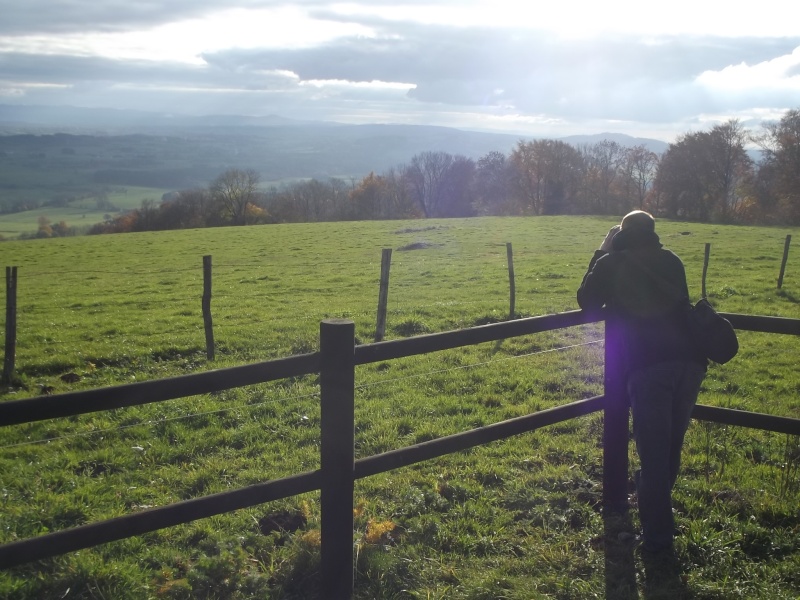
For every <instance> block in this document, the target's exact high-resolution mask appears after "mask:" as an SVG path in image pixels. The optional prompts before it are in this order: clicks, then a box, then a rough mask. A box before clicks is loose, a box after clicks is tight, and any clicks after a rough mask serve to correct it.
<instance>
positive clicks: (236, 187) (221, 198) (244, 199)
mask: <svg viewBox="0 0 800 600" xmlns="http://www.w3.org/2000/svg"><path fill="white" fill-rule="evenodd" d="M259 181H260V177H259V175H258V173H256V172H255V171H254V170H252V169H248V170H246V171H243V170H241V169H228V170H227V171H225V172H224V173H222V174H221V175H219V176H218V177H217V178H216V179H214V181H212V182H211V185H210V186H209V188H208V191H209V193H210V194H211V197H212V199H213V200H214V201H215V202H217V203H218V204H219V205H220V206H221V208H222V211H223V212H224V214H225V215H226V216H227V217H228V219H229V220H230V222H231V223H232V224H234V225H247V214H248V213H247V206H248V204H251V203H253V204H254V203H256V199H257V197H258V184H259Z"/></svg>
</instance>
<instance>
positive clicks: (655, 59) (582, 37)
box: [0, 0, 800, 132]
mask: <svg viewBox="0 0 800 600" xmlns="http://www.w3.org/2000/svg"><path fill="white" fill-rule="evenodd" d="M766 1H767V3H769V2H771V1H772V0H766ZM512 5H514V6H516V7H517V8H519V3H513V2H509V0H493V1H492V2H491V3H489V2H486V1H484V0H474V1H472V2H441V1H440V2H434V1H430V2H404V3H403V4H402V5H398V4H396V3H394V2H389V1H376V2H372V3H371V4H369V5H366V4H361V5H360V4H358V3H350V4H337V5H333V4H330V3H326V2H319V1H310V0H307V1H300V2H294V3H292V4H291V5H287V4H285V3H280V2H271V1H258V0H242V1H239V2H235V3H226V4H220V2H213V3H212V2H210V1H209V0H192V1H191V2H190V1H189V0H175V1H173V2H169V3H167V2H164V3H158V2H144V3H123V2H121V1H119V0H110V1H104V2H92V3H88V2H86V3H84V2H81V1H80V0H72V1H67V0H63V1H55V2H54V1H52V0H26V2H16V1H10V0H0V11H2V14H3V18H2V19H0V96H3V98H5V99H8V98H11V99H12V100H14V101H19V102H29V103H31V102H38V103H61V104H64V103H71V104H75V105H79V106H101V105H102V104H100V103H106V104H108V103H111V105H112V106H116V107H119V108H124V107H133V108H140V109H142V108H144V109H148V108H149V109H153V110H164V111H171V110H172V111H185V112H191V113H193V114H201V113H202V112H203V111H212V112H241V113H244V114H251V115H262V114H282V115H285V116H293V117H299V118H321V119H329V120H343V121H348V122H359V121H369V120H382V121H397V122H420V123H432V124H447V125H456V126H467V127H477V128H490V127H506V128H508V129H512V128H513V127H515V126H516V127H519V128H520V132H523V131H524V132H530V131H531V129H532V128H540V129H542V128H544V129H547V130H548V131H549V130H551V129H550V128H552V130H555V128H557V127H564V128H566V127H572V128H580V127H590V126H591V127H599V128H601V130H607V129H608V128H609V123H611V124H614V126H619V127H622V126H625V127H630V128H635V127H639V128H642V129H645V128H649V129H650V130H655V129H660V128H664V129H665V130H666V129H669V128H671V129H672V130H675V129H676V128H678V129H679V128H683V127H686V126H694V125H696V124H698V123H702V122H703V120H704V119H713V118H716V117H715V116H716V115H725V114H729V115H745V116H751V115H755V114H759V111H762V113H763V111H771V110H772V111H776V110H781V109H785V108H790V107H793V106H794V105H796V103H797V98H798V97H800V95H798V88H797V78H798V72H800V59H799V58H798V56H800V55H799V54H798V53H799V52H800V36H797V35H795V36H794V37H781V36H776V35H764V36H761V37H757V36H747V37H741V36H739V37H735V36H734V35H733V34H732V33H727V34H725V33H722V30H724V29H725V26H727V27H728V28H729V29H730V31H731V32H733V31H734V30H738V29H740V28H741V23H742V22H744V20H745V19H744V17H742V16H741V15H739V14H738V13H736V12H735V11H729V12H730V14H728V13H727V12H726V13H725V14H724V15H720V16H719V22H716V23H714V24H713V25H714V27H716V28H717V33H715V34H713V35H700V34H699V33H692V34H691V35H687V34H683V35H667V34H664V33H663V31H660V30H658V28H657V27H656V26H655V25H659V27H661V29H664V28H665V25H666V24H668V23H667V16H665V15H667V13H668V12H669V11H667V9H666V8H664V9H663V11H662V12H661V13H659V14H661V15H662V17H663V20H664V22H663V23H656V24H655V25H652V26H648V27H646V28H643V29H642V30H641V31H637V30H636V27H635V22H632V21H630V19H628V20H626V19H625V18H623V17H622V15H627V14H628V13H625V12H620V11H621V10H622V11H624V10H625V5H624V1H623V4H622V5H620V4H619V3H617V4H615V5H614V6H611V5H609V6H605V5H603V8H602V10H601V9H600V8H598V6H599V5H592V6H594V8H591V7H589V8H588V9H586V10H585V11H583V12H581V13H580V14H577V13H576V15H575V19H573V20H569V19H564V10H566V9H567V8H569V7H567V6H566V5H564V6H562V5H558V6H556V5H553V6H551V7H540V8H537V11H538V12H537V15H536V16H537V18H536V19H533V18H530V19H528V18H527V17H526V16H525V15H523V14H521V13H519V12H517V13H512V12H511V11H510V8H511V6H512ZM615 6H616V10H615V8H614V7H615ZM487 7H489V9H491V10H487ZM628 8H630V7H628ZM573 10H574V9H573ZM630 14H631V15H633V14H635V13H634V12H631V13H630ZM648 18H649V17H648ZM682 18H683V19H684V21H686V18H685V16H683V17H682ZM592 19H593V20H594V22H595V25H596V27H595V29H594V30H591V29H589V28H588V27H587V26H586V25H587V23H589V22H590V21H592ZM554 24H560V25H559V27H555V25H554ZM565 24H569V25H570V27H571V28H570V27H565V26H564V25H565ZM708 25H709V24H708V23H704V22H703V20H702V19H694V20H693V21H692V22H687V23H684V25H682V26H681V27H682V30H683V31H700V30H701V27H707V26H708ZM776 25H777V23H776ZM548 26H549V27H548ZM784 29H785V28H784ZM571 132H572V131H571Z"/></svg>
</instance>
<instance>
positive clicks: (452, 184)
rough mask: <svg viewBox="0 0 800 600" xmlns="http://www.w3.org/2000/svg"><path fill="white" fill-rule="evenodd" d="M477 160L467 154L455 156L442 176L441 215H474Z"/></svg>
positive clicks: (439, 207) (438, 214)
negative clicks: (474, 183) (474, 185)
mask: <svg viewBox="0 0 800 600" xmlns="http://www.w3.org/2000/svg"><path fill="white" fill-rule="evenodd" d="M474 179H475V162H474V161H473V160H472V159H470V158H467V157H466V156H454V157H453V161H452V163H450V165H449V166H448V167H447V169H446V170H445V172H444V175H443V178H442V190H441V199H440V200H439V206H438V210H437V216H440V217H474V216H475V208H474V206H473V198H474V187H473V182H474Z"/></svg>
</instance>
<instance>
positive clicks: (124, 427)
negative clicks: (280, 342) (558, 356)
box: [0, 340, 603, 450]
mask: <svg viewBox="0 0 800 600" xmlns="http://www.w3.org/2000/svg"><path fill="white" fill-rule="evenodd" d="M601 343H603V340H593V341H590V342H584V343H581V344H572V345H569V346H560V347H558V348H548V349H546V350H538V351H535V352H528V353H525V354H517V355H514V356H508V357H505V358H499V359H498V358H495V359H491V360H488V361H481V362H478V363H470V364H468V365H459V366H457V367H451V368H448V369H437V370H434V371H426V372H424V373H417V374H414V375H407V376H405V377H396V378H392V379H383V380H381V381H373V382H370V383H365V384H360V385H357V386H355V389H357V390H363V389H366V388H370V387H374V386H378V385H386V384H388V383H396V382H399V381H405V380H408V379H419V378H423V377H430V376H432V375H441V374H443V373H451V372H454V371H458V370H464V369H472V368H476V367H481V366H486V365H490V364H493V363H498V362H505V361H512V360H518V359H522V358H527V357H531V356H538V355H541V354H548V353H551V352H560V351H564V350H570V349H573V348H580V347H584V346H590V345H594V344H601ZM319 395H320V393H319V392H313V393H311V394H303V395H300V396H285V397H282V398H276V399H272V400H265V401H264V402H259V403H256V404H248V405H246V406H231V407H228V408H221V409H218V410H211V411H203V412H198V413H190V414H186V415H181V416H177V417H168V418H164V419H154V420H150V421H142V422H140V423H132V424H130V425H120V426H117V427H108V428H105V429H98V430H94V431H85V432H81V433H75V434H70V435H63V436H57V437H53V438H46V439H42V440H30V441H25V442H17V443H15V444H8V445H5V446H0V450H8V449H11V448H19V447H23V446H34V445H38V444H49V443H51V442H58V441H63V440H70V439H76V438H85V437H90V436H94V435H99V434H103V433H112V432H119V431H125V430H128V429H131V428H134V427H149V426H157V425H161V424H164V423H169V422H174V421H180V420H185V419H192V418H196V417H202V416H209V415H217V414H223V413H226V412H231V411H236V410H241V411H249V410H251V409H255V408H259V407H262V406H266V405H269V404H275V403H278V402H281V403H283V402H287V401H292V400H302V399H306V398H312V397H315V396H319Z"/></svg>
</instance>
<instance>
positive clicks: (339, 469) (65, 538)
mask: <svg viewBox="0 0 800 600" xmlns="http://www.w3.org/2000/svg"><path fill="white" fill-rule="evenodd" d="M726 317H728V318H729V319H730V320H731V322H732V323H733V324H734V326H735V327H737V328H739V329H745V330H750V331H762V332H767V333H782V334H791V335H800V319H785V318H777V317H764V316H753V315H738V314H726ZM603 318H604V313H603V312H595V313H591V314H590V313H587V312H584V311H570V312H566V313H560V314H556V315H547V316H543V317H531V318H527V319H519V320H515V321H508V322H504V323H496V324H491V325H483V326H479V327H472V328H469V329H462V330H457V331H449V332H443V333H436V334H430V335H424V336H418V337H414V338H407V339H402V340H393V341H387V342H377V343H373V344H366V345H361V346H356V345H355V327H354V324H353V323H352V322H351V321H343V320H330V321H323V322H322V323H321V325H320V351H319V352H316V353H312V354H305V355H300V356H295V357H290V358H285V359H280V360H273V361H268V362H262V363H256V364H252V365H246V366H242V367H233V368H228V369H219V370H213V371H207V372H204V373H196V374H192V375H184V376H181V377H174V378H170V379H165V380H159V381H150V382H142V383H134V384H128V385H122V386H116V387H109V388H102V389H97V390H89V391H85V392H74V393H69V394H61V395H57V396H44V397H39V398H31V399H25V400H16V401H10V402H4V403H0V426H9V425H15V424H21V423H27V422H33V421H38V420H42V419H49V418H55V417H66V416H72V415H78V414H84V413H89V412H94V411H99V410H107V409H112V408H120V407H124V406H137V405H141V404H147V403H151V402H160V401H165V400H170V399H175V398H180V397H185V396H191V395H196V394H204V393H210V392H215V391H220V390H224V389H229V388H234V387H241V386H245V385H252V384H256V383H263V382H268V381H274V380H278V379H283V378H286V377H295V376H299V375H306V374H313V373H318V374H319V376H320V395H321V411H322V412H321V439H322V443H321V457H320V458H321V460H320V469H319V470H317V471H312V472H307V473H301V474H296V475H292V476H290V477H286V478H283V479H278V480H273V481H267V482H264V483H259V484H255V485H252V486H248V487H244V488H240V489H237V490H233V491H227V492H222V493H218V494H211V495H208V496H203V497H200V498H195V499H192V500H186V501H183V502H177V503H174V504H170V505H167V506H163V507H158V508H151V509H148V510H143V511H141V512H137V513H133V514H129V515H125V516H122V517H117V518H114V519H109V520H106V521H100V522H97V523H90V524H87V525H82V526H79V527H74V528H71V529H66V530H62V531H58V532H54V533H49V534H46V535H42V536H38V537H34V538H29V539H25V540H19V541H16V542H11V543H8V544H5V545H2V546H0V568H9V567H14V566H18V565H22V564H25V563H28V562H31V561H35V560H40V559H43V558H48V557H52V556H56V555H59V554H64V553H66V552H71V551H75V550H79V549H82V548H88V547H91V546H95V545H98V544H102V543H106V542H110V541H116V540H121V539H125V538H128V537H131V536H135V535H140V534H143V533H147V532H151V531H156V530H158V529H163V528H165V527H171V526H174V525H179V524H183V523H189V522H191V521H194V520H197V519H201V518H205V517H210V516H214V515H218V514H222V513H226V512H231V511H234V510H238V509H242V508H247V507H251V506H255V505H257V504H262V503H264V502H270V501H274V500H279V499H281V498H287V497H290V496H294V495H298V494H303V493H307V492H311V491H316V490H320V491H321V530H322V547H321V575H322V586H323V589H324V590H326V597H329V598H334V599H348V598H351V597H352V594H353V566H354V555H353V552H354V548H353V494H354V482H355V480H357V479H360V478H364V477H369V476H372V475H376V474H379V473H383V472H386V471H389V470H392V469H397V468H400V467H404V466H408V465H411V464H414V463H418V462H421V461H424V460H429V459H432V458H435V457H440V456H444V455H447V454H451V453H453V452H458V451H461V450H466V449H468V448H472V447H475V446H479V445H483V444H487V443H489V442H493V441H497V440H500V439H504V438H507V437H510V436H513V435H518V434H521V433H525V432H530V431H534V430H536V429H539V428H540V427H545V426H547V425H552V424H555V423H559V422H562V421H566V420H570V419H573V418H576V417H578V416H582V415H587V414H590V413H593V412H596V411H600V410H603V411H604V412H605V418H604V420H603V421H604V432H603V440H604V448H603V462H604V466H603V502H604V506H605V509H606V510H611V511H613V510H618V509H619V508H621V507H622V506H623V504H624V502H625V500H626V498H625V494H626V489H627V471H628V463H627V461H628V451H627V449H628V430H627V428H628V409H627V405H626V403H625V401H624V394H622V393H621V389H622V388H621V381H622V379H621V377H619V374H618V372H617V365H615V364H614V362H613V357H612V356H610V355H609V353H608V352H607V353H606V364H605V379H604V383H605V393H604V394H603V395H602V396H596V397H593V398H588V399H585V400H579V401H577V402H572V403H570V404H566V405H564V406H560V407H557V408H553V409H549V410H544V411H540V412H537V413H533V414H531V415H527V416H523V417H518V418H516V419H511V420H508V421H503V422H500V423H495V424H492V425H488V426H485V427H480V428H477V429H473V430H470V431H466V432H461V433H457V434H454V435H450V436H446V437H443V438H439V439H435V440H431V441H427V442H424V443H421V444H416V445H413V446H408V447H405V448H401V449H398V450H393V451H390V452H386V453H383V454H379V455H375V456H370V457H366V458H362V459H359V460H355V458H354V434H353V428H354V418H353V403H354V396H355V386H354V382H355V367H356V366H357V365H360V364H367V363H371V362H376V361H384V360H390V359H393V358H402V357H406V356H413V355H415V354H423V353H430V352H436V351H439V350H446V349H450V348H457V347H461V346H465V345H471V344H479V343H483V342H489V341H497V340H501V339H505V338H509V337H515V336H520V335H528V334H531V333H538V332H544V331H551V330H555V329H562V328H566V327H572V326H576V325H582V324H586V323H595V322H599V321H601V320H603ZM609 335H613V332H609V331H606V336H607V339H608V336H609ZM610 346H611V344H609V343H606V348H608V347H610ZM694 416H695V418H699V419H703V420H709V421H715V422H720V423H728V424H734V425H741V426H745V427H751V428H757V429H762V430H766V431H776V432H781V433H787V434H793V435H800V419H791V418H786V417H778V416H772V415H761V414H757V413H749V412H743V411H736V410H731V409H724V408H717V407H709V406H702V405H698V406H697V407H696V408H695V412H694Z"/></svg>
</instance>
